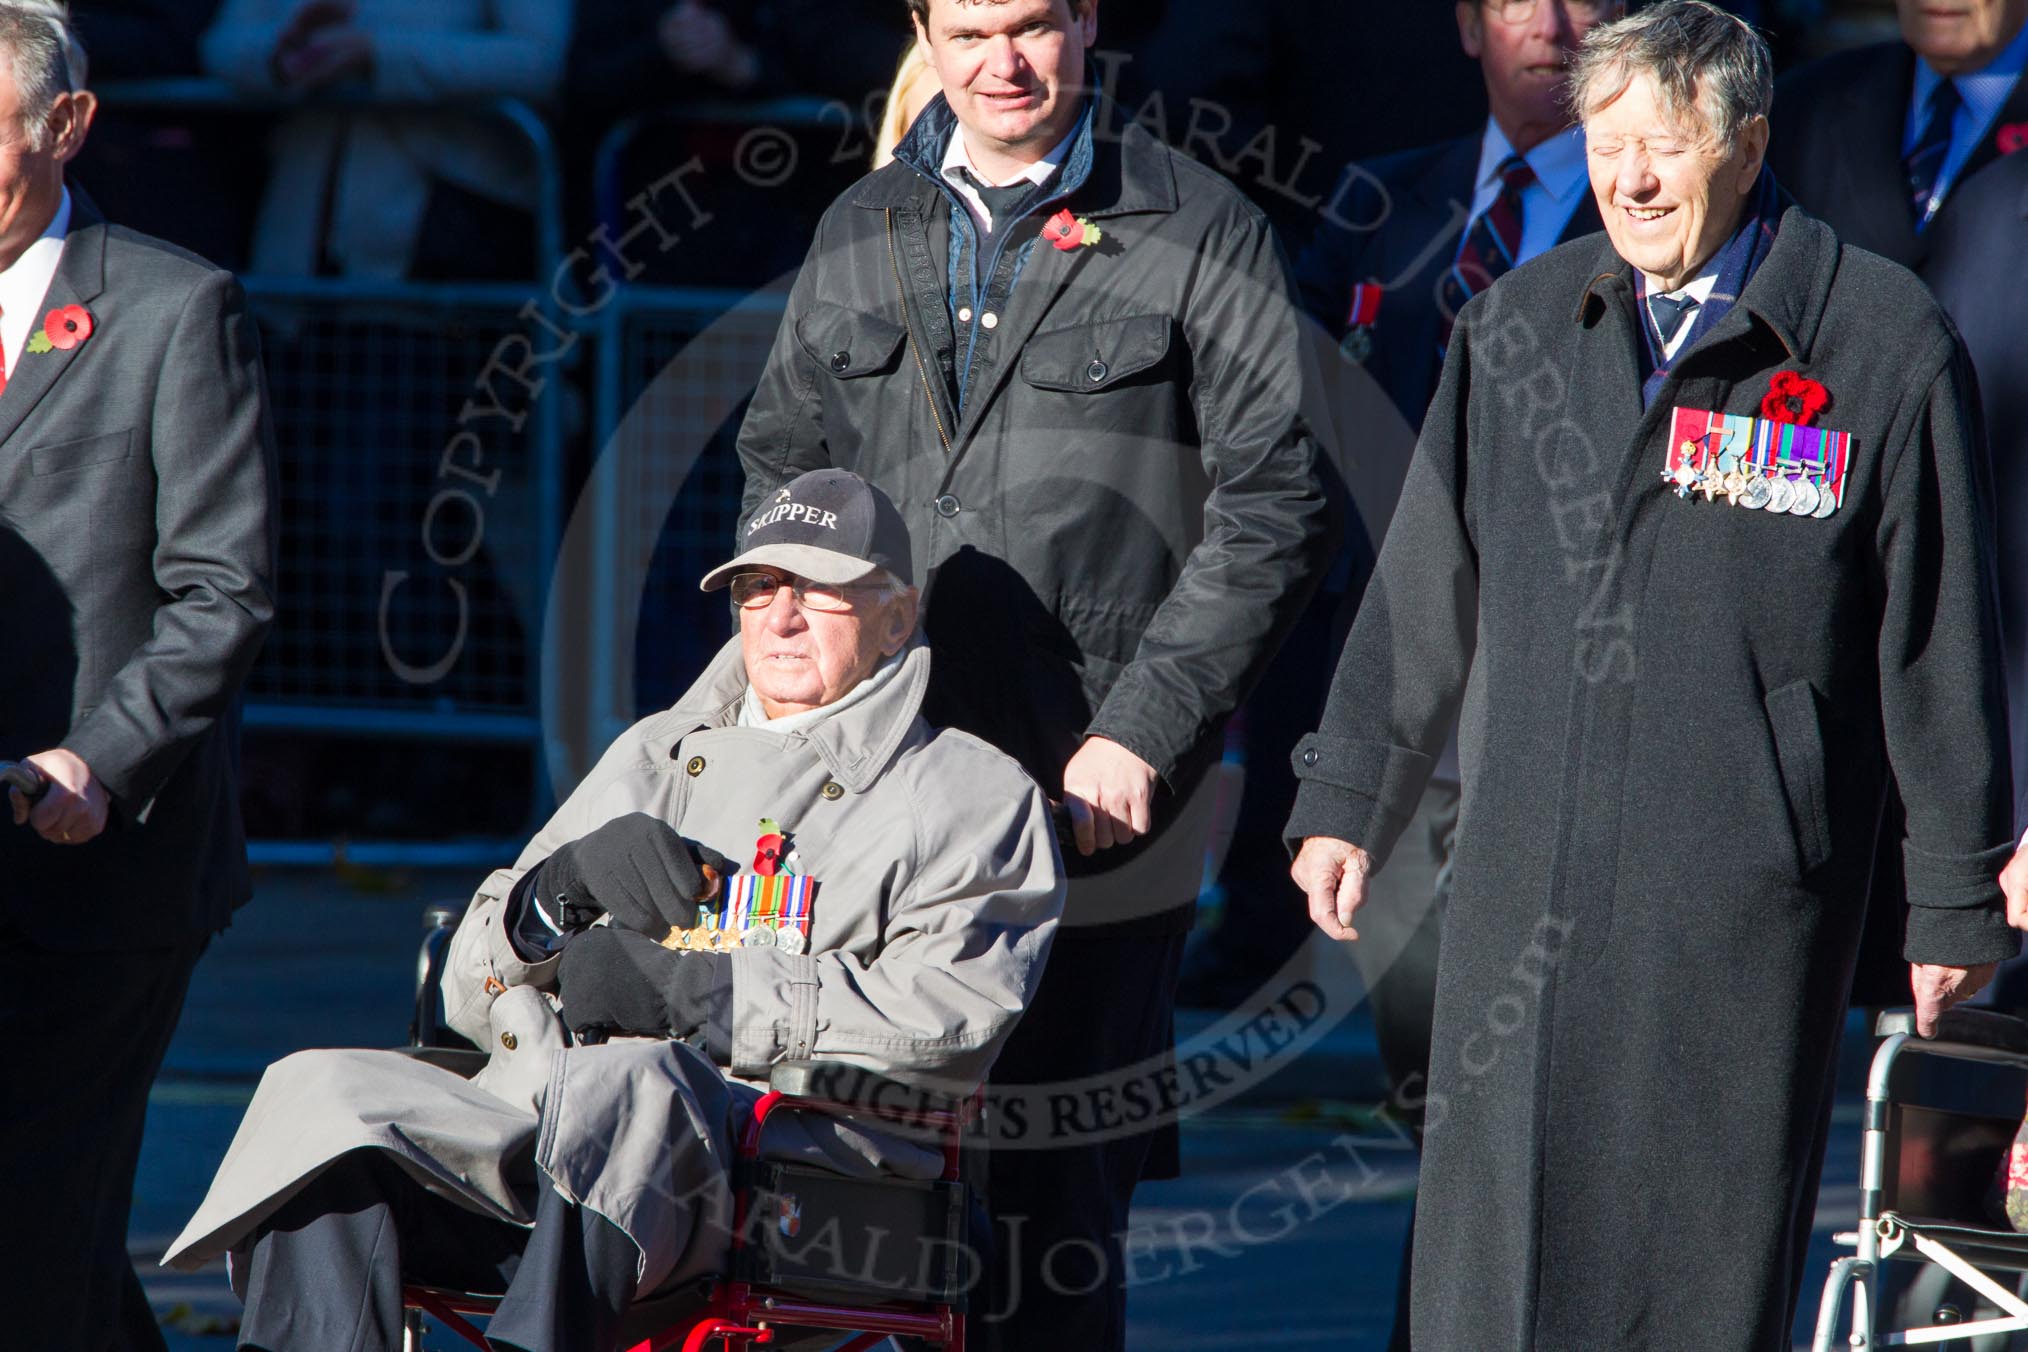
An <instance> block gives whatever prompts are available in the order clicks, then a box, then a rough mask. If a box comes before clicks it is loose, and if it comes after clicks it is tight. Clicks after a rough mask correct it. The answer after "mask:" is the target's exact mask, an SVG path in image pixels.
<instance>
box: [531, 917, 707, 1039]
mask: <svg viewBox="0 0 2028 1352" xmlns="http://www.w3.org/2000/svg"><path fill="white" fill-rule="evenodd" d="M727 960H728V958H727V955H725V954H723V953H672V952H670V951H669V950H668V949H666V948H663V947H662V946H661V945H660V944H658V943H656V942H655V941H654V940H653V939H650V938H648V937H647V936H646V935H642V934H635V933H634V932H632V931H631V930H623V929H611V928H608V927H606V926H599V927H597V928H594V929H588V930H586V931H585V932H584V933H583V934H580V935H579V936H578V937H577V938H575V939H573V940H572V941H571V943H570V946H569V947H567V948H565V949H564V950H563V961H562V962H561V963H560V964H558V966H557V969H556V991H557V994H558V996H560V997H561V998H562V1000H563V1019H564V1022H565V1023H567V1024H569V1025H570V1026H571V1028H572V1029H573V1030H574V1031H576V1032H580V1033H582V1032H585V1031H586V1030H588V1029H600V1030H603V1031H607V1032H614V1033H641V1034H645V1035H647V1036H650V1037H690V1036H692V1035H693V1034H695V1033H697V1032H698V1031H699V1030H700V1029H702V1028H704V1027H705V1025H706V1024H707V1023H708V1022H709V1021H710V1018H711V1000H712V992H713V989H714V987H715V985H716V983H717V980H718V972H719V964H720V963H722V962H725V961H727Z"/></svg>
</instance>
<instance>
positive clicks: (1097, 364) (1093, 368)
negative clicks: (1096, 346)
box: [1084, 360, 1108, 385]
mask: <svg viewBox="0 0 2028 1352" xmlns="http://www.w3.org/2000/svg"><path fill="white" fill-rule="evenodd" d="M1107 369H1108V368H1107V366H1106V364H1105V363H1104V362H1102V361H1098V360H1094V361H1093V362H1092V364H1091V365H1089V366H1087V367H1085V368H1084V374H1085V377H1086V378H1087V379H1089V380H1090V381H1091V383H1092V384H1094V385H1096V384H1098V383H1099V382H1100V381H1102V380H1104V379H1105V378H1106V371H1107Z"/></svg>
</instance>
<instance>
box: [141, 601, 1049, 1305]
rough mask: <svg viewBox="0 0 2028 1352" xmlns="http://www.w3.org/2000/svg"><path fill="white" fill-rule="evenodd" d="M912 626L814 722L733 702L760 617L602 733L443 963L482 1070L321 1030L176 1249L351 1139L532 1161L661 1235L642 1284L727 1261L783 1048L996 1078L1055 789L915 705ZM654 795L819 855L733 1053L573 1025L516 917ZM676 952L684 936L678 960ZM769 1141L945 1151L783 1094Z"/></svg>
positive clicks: (473, 1185) (755, 952)
mask: <svg viewBox="0 0 2028 1352" xmlns="http://www.w3.org/2000/svg"><path fill="white" fill-rule="evenodd" d="M929 667H930V654H929V651H928V650H927V649H925V648H921V647H916V648H914V649H912V650H911V651H909V652H908V653H907V654H906V655H905V656H904V657H903V658H902V659H901V664H900V669H899V670H898V671H896V672H895V673H893V676H892V679H889V680H887V681H885V682H883V683H882V685H881V687H880V688H879V689H878V690H877V691H875V692H873V693H872V694H871V695H870V696H869V697H868V698H866V699H864V700H861V701H858V702H855V703H853V704H851V705H849V706H846V707H844V708H841V709H840V710H839V711H838V713H837V714H836V715H834V716H832V717H828V718H824V719H820V720H818V721H817V722H815V723H813V724H810V725H808V726H807V727H805V728H803V729H802V730H800V731H796V732H791V733H786V734H784V733H781V732H776V731H772V730H770V729H768V728H765V727H740V726H738V713H739V706H740V701H741V698H742V696H743V695H744V693H745V689H746V674H745V670H744V667H743V665H742V662H741V655H740V649H739V643H738V641H737V640H734V641H733V642H732V643H730V644H728V645H727V646H726V648H725V649H724V650H723V651H721V652H720V653H719V655H718V657H717V658H716V659H715V660H714V661H713V663H712V664H711V666H710V667H709V668H708V669H707V670H706V672H705V673H704V675H703V677H702V678H700V679H699V681H698V682H697V684H696V685H695V686H693V687H692V688H691V690H690V691H689V692H688V693H687V694H686V695H685V696H684V697H683V699H682V700H681V701H680V702H678V703H677V704H676V705H675V707H673V708H671V709H669V710H667V711H665V712H663V713H661V714H657V715H655V716H653V717H651V718H648V719H646V720H644V721H642V722H641V723H638V724H636V725H635V726H634V727H633V728H632V729H630V730H629V731H628V732H627V733H626V734H624V735H623V736H621V737H620V738H619V739H618V740H617V741H616V742H614V743H613V745H612V746H611V747H610V748H609V749H608V750H607V752H606V753H605V755H604V756H603V757H602V758H601V759H600V761H599V763H598V764H597V765H596V766H595V767H594V768H593V769H592V772H591V773H590V775H588V776H587V777H586V778H585V780H584V782H583V783H581V784H580V785H578V787H577V789H576V791H575V792H573V793H572V794H571V795H570V797H569V799H568V800H567V801H566V802H565V803H564V804H563V805H562V807H560V808H559V809H558V810H557V813H556V815H555V816H554V817H553V818H551V819H550V821H549V823H548V824H547V825H546V826H544V827H543V828H542V830H541V831H540V832H539V833H538V834H537V835H536V837H535V838H534V839H533V840H531V841H530V842H529V843H528V846H527V848H526V849H524V850H523V851H522V853H521V856H520V858H519V859H518V860H516V862H515V865H514V867H512V868H508V869H502V870H499V871H498V872H495V873H494V874H493V875H492V876H491V877H489V878H487V879H486V881H485V882H484V883H483V884H482V885H481V886H480V887H479V890H478V892H477V894H476V895H475V896H474V897H473V899H472V902H471V905H470V908H469V910H468V911H467V912H466V915H465V919H464V921H463V923H462V924H461V925H460V926H459V929H458V932H457V935H456V937H455V938H454V939H453V941H452V944H451V949H450V953H449V957H448V959H447V964H446V971H445V975H444V981H443V992H444V1004H445V1009H446V1011H447V1014H448V1017H449V1019H450V1022H451V1025H452V1026H453V1027H454V1028H456V1029H457V1030H458V1031H459V1032H461V1033H463V1034H464V1035H465V1036H467V1037H469V1038H471V1039H472V1040H473V1041H474V1042H475V1043H477V1044H478V1045H479V1046H481V1047H484V1048H487V1049H488V1050H489V1051H490V1052H491V1054H492V1055H491V1059H490V1061H489V1063H488V1065H487V1068H486V1069H485V1071H483V1072H481V1074H480V1075H479V1076H477V1077H475V1078H474V1079H473V1080H469V1081H468V1080H465V1079H461V1078H460V1077H458V1076H456V1075H454V1074H452V1073H451V1072H449V1071H446V1070H441V1069H438V1068H436V1067H433V1066H430V1065H426V1064H423V1063H421V1062H418V1061H416V1060H414V1059H413V1058H410V1057H408V1056H405V1055H403V1054H401V1053H399V1052H391V1051H309V1052H300V1053H297V1054H296V1055H294V1056H291V1057H289V1058H287V1059H285V1060H283V1061H281V1062H278V1063H277V1064H276V1065H274V1066H273V1067H271V1068H270V1069H269V1070H268V1073H267V1075H266V1076H265V1077H264V1078H263V1080H262V1082H261V1086H260V1088H259V1090H258V1091H257V1092H256V1094H255V1096H254V1101H253V1103H252V1105H251V1106H250V1107H249V1108H248V1110H247V1116H246V1119H245V1121H244V1122H242V1124H241V1126H240V1129H239V1133H238V1135H237V1136H236V1137H235V1138H234V1140H233V1143H232V1147H231V1149H230V1150H229V1151H228V1152H227V1155H226V1158H225V1161H224V1163H223V1164H222V1165H221V1167H220V1169H219V1172H218V1176H217V1178H216V1179H214V1180H213V1183H212V1187H211V1192H210V1194H209V1196H208V1197H207V1198H206V1199H205V1202H204V1204H203V1205H202V1206H201V1207H200V1208H199V1210H198V1212H197V1214H196V1216H195V1217H193V1218H192V1220H191V1222H190V1224H189V1225H188V1226H187V1227H186V1228H185V1230H184V1233H183V1235H182V1236H181V1237H179V1238H178V1239H177V1241H176V1243H175V1244H174V1245H172V1246H171V1248H170V1251H169V1253H168V1255H167V1256H166V1257H165V1258H164V1260H163V1261H164V1262H165V1263H167V1264H171V1265H174V1266H177V1267H183V1268H189V1267H194V1266H196V1265H198V1264H199V1263H202V1262H203V1261H205V1260H206V1259H209V1258H211V1257H213V1256H215V1255H217V1254H219V1253H222V1252H227V1251H230V1250H232V1249H234V1248H235V1247H236V1246H241V1245H243V1244H245V1242H246V1241H247V1240H248V1239H249V1238H250V1237H251V1235H252V1233H253V1231H254V1230H255V1228H256V1227H257V1226H258V1225H259V1223H260V1222H261V1220H263V1219H264V1218H265V1217H266V1216H268V1215H269V1214H271V1213H272V1212H273V1211H274V1210H275V1208H277V1207H279V1206H280V1205H281V1204H282V1203H283V1202H284V1201H286V1200H287V1199H288V1198H289V1197H290V1196H292V1195H293V1194H294V1193H295V1192H297V1191H298V1190H300V1189H301V1188H302V1187H303V1186H304V1185H305V1184H306V1183H308V1182H309V1181H310V1180H311V1179H312V1178H314V1177H315V1176H316V1175H317V1173H318V1172H320V1171H321V1170H322V1169H323V1168H324V1167H325V1166H326V1165H327V1164H329V1163H330V1162H331V1161H332V1160H333V1159H335V1158H337V1156H339V1155H341V1154H343V1153H345V1152H346V1151H349V1150H356V1149H362V1148H374V1149H380V1150H384V1151H387V1152H388V1153H389V1154H390V1155H391V1156H392V1157H393V1158H394V1159H395V1160H396V1161H397V1162H398V1163H400V1164H401V1165H402V1166H403V1167H404V1168H405V1169H406V1170H407V1171H408V1172H409V1173H410V1174H411V1175H412V1176H413V1177H415V1178H416V1179H418V1181H420V1182H422V1183H423V1184H424V1185H425V1186H426V1187H429V1188H431V1189H432V1190H433V1191H436V1192H438V1193H440V1194H442V1195H444V1196H448V1197H450V1198H452V1199H453V1200H456V1201H459V1202H461V1203H463V1204H464V1205H467V1206H470V1207H472V1208H473V1209H475V1210H478V1211H480V1212H483V1213H485V1214H488V1215H492V1216H496V1217H498V1218H500V1219H502V1220H507V1221H511V1222H515V1223H518V1224H529V1223H531V1222H532V1219H533V1210H534V1209H533V1205H532V1202H533V1198H532V1194H531V1191H530V1189H531V1188H532V1187H533V1186H537V1185H539V1183H540V1180H538V1179H537V1178H536V1177H535V1174H534V1170H533V1169H531V1168H530V1167H529V1166H530V1165H531V1163H532V1164H533V1165H534V1166H537V1167H539V1168H540V1170H541V1171H542V1173H543V1175H545V1176H546V1177H547V1179H548V1181H549V1182H550V1183H551V1184H552V1185H554V1186H555V1187H556V1188H557V1189H558V1190H559V1191H560V1192H562V1193H563V1194H564V1195H565V1196H566V1197H569V1198H570V1199H572V1200H573V1201H577V1202H579V1203H582V1204H583V1205H584V1206H586V1207H587V1208H588V1209H590V1210H593V1211H595V1212H597V1213H598V1214H600V1215H603V1216H605V1217H606V1218H608V1219H609V1220H611V1221H612V1222H613V1223H614V1224H616V1225H618V1226H619V1227H620V1228H621V1229H623V1230H624V1231H626V1233H627V1234H628V1236H629V1237H630V1238H632V1239H633V1240H634V1242H635V1243H636V1244H637V1245H639V1247H640V1249H641V1254H642V1258H641V1288H640V1289H641V1290H642V1291H643V1292H648V1291H653V1290H655V1289H657V1288H658V1287H664V1286H667V1285H670V1284H671V1283H673V1282H675V1281H678V1280H684V1279H688V1278H690V1277H694V1276H697V1275H701V1274H703V1273H707V1272H710V1271H713V1270H715V1267H716V1264H717V1263H718V1262H719V1261H720V1260H721V1259H722V1257H723V1253H724V1249H725V1244H726V1240H727V1238H728V1231H727V1228H726V1227H724V1226H718V1225H712V1224H709V1223H708V1218H709V1217H713V1216H727V1215H729V1214H730V1209H729V1206H728V1202H727V1196H728V1194H727V1182H726V1174H727V1169H728V1167H729V1161H730V1158H731V1154H732V1141H733V1139H734V1138H735V1132H734V1129H733V1125H732V1124H733V1122H734V1119H735V1118H736V1117H737V1116H738V1115H739V1114H740V1111H741V1110H742V1109H744V1108H746V1107H748V1106H750V1105H751V1104H752V1102H753V1101H754V1099H756V1098H757V1097H758V1096H759V1094H760V1093H761V1092H762V1086H763V1084H764V1082H765V1080H766V1077H767V1074H768V1070H769V1068H770V1067H771V1066H772V1065H773V1064H774V1063H775V1062H776V1061H778V1060H782V1059H784V1058H797V1059H801V1058H816V1059H822V1060H830V1061H842V1062H846V1063H849V1064H853V1065H857V1066H860V1067H864V1068H865V1069H867V1070H870V1071H873V1072H876V1073H878V1074H881V1075H885V1076H888V1077H891V1078H894V1079H899V1080H902V1081H905V1082H910V1083H915V1084H920V1085H925V1086H931V1087H935V1088H937V1089H939V1090H941V1091H943V1092H963V1091H965V1090H966V1089H968V1088H969V1087H971V1086H974V1085H977V1084H978V1083H979V1082H981V1081H982V1080H983V1079H984V1077H985V1075H986V1072H987V1070H988V1069H989V1068H990V1067H991V1065H992V1063H993V1058H994V1056H995V1054H996V1053H997V1051H998V1049H999V1047H1000V1044H1001V1042H1002V1040H1003V1039H1004V1038H1005V1037H1006V1036H1007V1033H1008V1032H1009V1031H1010V1030H1011V1029H1012V1028H1013V1026H1014V1023H1015V1021H1016V1020H1017V1019H1018V1018H1019V1017H1020V1015H1021V1011H1022V1009H1023V1007H1024V1006H1025V1004H1026V1003H1027V1001H1028V999H1029V997H1030V996H1031V994H1032V993H1033V992H1034V989H1035V985H1036V982H1037V981H1038V979H1039V978H1040V975H1041V971H1042V964H1043V959H1044V957H1045V955H1046V953H1047V950H1048V947H1049V941H1050V937H1051V935H1052V933H1053V931H1054V928H1055V925H1056V921H1057V917H1058V915H1059V913H1060V911H1061V908H1062V900H1063V882H1062V868H1061V861H1060V859H1059V857H1058V852H1057V846H1056V842H1055V837H1054V834H1053V832H1052V830H1051V827H1050V823H1049V818H1048V812H1047V806H1046V804H1045V803H1044V801H1043V798H1042V794H1041V792H1040V790H1039V789H1037V788H1036V786H1035V784H1034V783H1033V781H1031V780H1030V779H1029V778H1028V777H1027V776H1026V775H1025V774H1024V773H1022V771H1021V769H1020V767H1019V766H1018V765H1016V764H1015V763H1014V761H1013V760H1011V759H1010V758H1008V757H1007V756H1005V755H1003V754H1001V753H1000V752H998V751H996V750H994V749H993V748H991V747H989V746H987V745H986V744H985V743H983V742H981V741H979V740H977V739H976V738H973V737H971V736H969V735H967V734H965V733H962V732H954V731H943V732H936V731H933V730H932V729H931V728H930V727H929V726H928V724H927V723H925V722H924V721H923V719H922V717H921V714H920V712H919V711H920V706H921V704H922V697H923V691H924V689H925V687H926V686H927V684H928V680H929ZM633 812H647V813H651V814H653V815H655V816H658V817H660V818H662V819H663V820H665V821H667V822H669V823H670V824H671V825H673V826H674V827H675V828H676V829H677V830H678V831H680V832H681V833H682V834H683V835H685V836H686V837H688V838H690V839H692V840H697V841H700V842H703V843H704V844H707V845H711V846H713V847H714V848H716V849H718V850H720V851H721V852H723V853H724V854H726V855H727V856H728V857H730V858H732V859H734V860H737V861H741V863H742V865H744V863H745V862H746V861H749V860H750V859H751V858H752V856H753V853H754V844H755V841H756V839H757V837H758V835H759V834H760V831H759V822H760V820H761V819H762V818H763V817H766V818H772V819H773V820H774V821H776V822H778V823H779V824H780V825H781V826H782V827H783V828H784V829H785V830H786V831H787V832H788V833H789V837H790V844H791V845H792V846H793V847H794V849H795V851H796V853H797V858H798V859H799V861H800V863H801V865H802V868H803V871H804V872H805V873H806V874H807V875H808V876H810V877H811V878H813V879H815V880H816V882H817V895H816V898H815V901H814V903H813V904H812V906H811V936H810V938H811V941H810V947H809V950H808V951H807V952H805V953H801V954H791V953H788V952H787V951H785V950H783V949H780V948H751V949H749V948H742V949H738V950H735V951H734V952H733V953H732V954H731V970H732V996H733V1010H732V1020H731V1023H732V1047H731V1053H732V1064H731V1066H730V1067H729V1069H728V1070H724V1071H722V1070H721V1069H720V1068H718V1067H716V1066H714V1065H713V1064H712V1063H711V1062H710V1061H709V1060H707V1059H706V1058H705V1056H704V1055H703V1054H702V1053H700V1052H699V1051H697V1050H696V1049H694V1048H692V1047H690V1046H688V1045H686V1044H683V1043H678V1042H670V1041H664V1040H659V1039H638V1038H626V1039H620V1040H617V1041H615V1042H612V1043H609V1044H606V1045H603V1046H586V1047H575V1046H567V1045H566V1044H565V1039H564V1037H563V1035H562V1034H561V1032H560V1031H559V1030H560V1024H559V1023H558V1021H557V1019H556V1017H555V1014H554V1012H553V1008H552V1006H553V1005H554V1003H555V1000H554V996H553V994H552V993H553V991H554V989H555V975H556V966H557V964H558V962H559V961H560V958H556V957H552V958H549V959H547V960H544V961H541V962H533V963H531V962H527V961H524V960H523V959H522V958H521V957H520V956H519V954H518V953H517V952H516V951H515V949H514V947H513V945H512V943H511V942H510V941H509V938H508V933H507V925H508V924H509V923H511V917H510V916H509V915H508V914H507V912H508V906H507V899H508V896H509V894H510V893H511V891H512V890H513V887H514V884H515V882H516V880H518V879H519V878H520V877H521V875H522V874H523V873H524V872H526V871H527V870H528V869H529V868H531V867H533V866H534V865H535V864H537V863H539V862H540V861H541V860H543V859H545V858H547V857H548V856H549V855H550V854H551V853H553V852H554V851H555V850H556V849H557V848H558V847H559V846H561V845H562V844H564V843H565V842H566V841H570V840H575V839H577V838H579V837H581V836H583V835H585V834H587V833H588V832H590V831H592V830H594V829H595V828H597V827H598V826H600V825H602V824H603V823H605V822H608V821H611V820H613V819H614V818H616V817H620V816H624V815H626V814H628V813H633ZM680 960H688V959H687V958H685V959H680ZM768 1131H769V1134H768V1136H767V1137H766V1138H765V1140H764V1142H763V1148H764V1150H765V1152H766V1153H767V1154H768V1155H769V1156H771V1157H775V1158H800V1159H804V1160H806V1161H808V1162H810V1163H815V1164H820V1165H825V1166H827V1167H831V1168H835V1169H838V1170H839V1171H841V1172H845V1173H851V1174H856V1175H865V1174H868V1173H872V1172H877V1171H883V1170H885V1171H892V1172H897V1173H901V1174H906V1175H912V1176H917V1177H924V1176H930V1175H933V1174H934V1173H935V1171H936V1169H937V1167H938V1160H937V1158H936V1157H935V1153H934V1152H933V1151H931V1150H928V1149H926V1148H925V1147H923V1146H921V1145H919V1144H916V1143H912V1142H909V1141H904V1140H900V1139H898V1138H894V1137H891V1136H887V1135H884V1134H878V1133H873V1132H866V1131H861V1130H860V1129H858V1128H856V1127H850V1126H839V1125H826V1124H821V1123H816V1122H812V1121H807V1120H805V1119H800V1118H796V1117H793V1116H791V1117H786V1118H778V1119H771V1120H770V1124H769V1129H768Z"/></svg>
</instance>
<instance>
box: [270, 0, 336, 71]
mask: <svg viewBox="0 0 2028 1352" xmlns="http://www.w3.org/2000/svg"><path fill="white" fill-rule="evenodd" d="M352 14H353V4H352V0H303V3H302V4H300V5H297V6H296V11H295V13H293V14H291V15H290V16H289V21H288V22H287V23H286V24H284V25H282V31H281V33H280V34H279V35H278V36H277V37H276V38H275V48H274V50H273V51H271V52H269V53H268V74H269V75H270V76H271V77H272V78H273V79H274V82H275V84H276V85H277V86H278V87H279V88H282V89H291V88H294V87H295V83H296V76H295V70H296V67H297V66H298V65H299V64H300V63H301V61H302V59H303V52H304V50H305V49H306V48H308V47H309V46H310V44H311V43H313V42H315V41H317V40H318V39H320V38H322V37H325V36H327V35H328V33H327V30H331V29H339V28H343V27H344V26H345V25H347V24H349V23H351V22H352Z"/></svg>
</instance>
